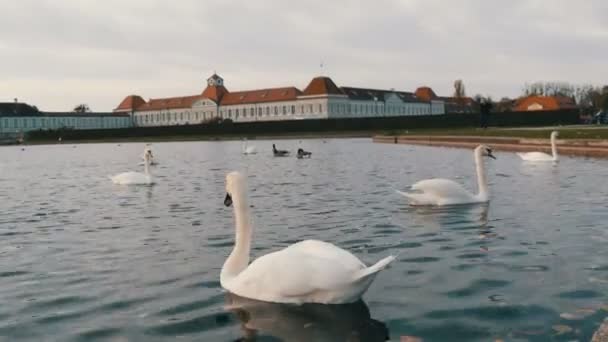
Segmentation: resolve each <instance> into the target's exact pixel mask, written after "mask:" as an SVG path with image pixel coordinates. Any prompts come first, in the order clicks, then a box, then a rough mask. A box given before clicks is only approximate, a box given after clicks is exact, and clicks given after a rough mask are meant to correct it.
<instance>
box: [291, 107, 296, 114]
mask: <svg viewBox="0 0 608 342" xmlns="http://www.w3.org/2000/svg"><path fill="white" fill-rule="evenodd" d="M295 113H296V106H293V105H292V106H291V114H295Z"/></svg>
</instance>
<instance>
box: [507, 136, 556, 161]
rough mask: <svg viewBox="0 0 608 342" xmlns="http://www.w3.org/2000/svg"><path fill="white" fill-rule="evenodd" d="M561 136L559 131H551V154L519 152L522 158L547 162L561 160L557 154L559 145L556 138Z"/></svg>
mask: <svg viewBox="0 0 608 342" xmlns="http://www.w3.org/2000/svg"><path fill="white" fill-rule="evenodd" d="M558 136H559V132H558V131H553V132H551V155H549V154H547V153H544V152H520V153H517V155H518V156H520V157H521V159H523V160H525V161H532V162H547V161H554V162H556V161H559V157H558V155H557V146H556V144H555V138H557V137H558Z"/></svg>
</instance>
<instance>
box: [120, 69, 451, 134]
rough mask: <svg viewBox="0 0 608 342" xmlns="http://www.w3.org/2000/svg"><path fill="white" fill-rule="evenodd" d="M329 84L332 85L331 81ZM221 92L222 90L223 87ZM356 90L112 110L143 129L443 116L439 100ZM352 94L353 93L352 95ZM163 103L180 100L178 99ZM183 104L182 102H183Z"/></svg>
mask: <svg viewBox="0 0 608 342" xmlns="http://www.w3.org/2000/svg"><path fill="white" fill-rule="evenodd" d="M313 81H314V80H313ZM330 82H331V81H330ZM331 84H332V85H333V82H331ZM223 85H224V82H223V79H222V78H221V77H219V76H217V75H213V76H212V77H210V78H209V79H208V80H207V86H208V88H209V87H220V86H221V87H223ZM334 86H335V85H334ZM214 89H215V88H214ZM222 89H224V90H225V88H222ZM336 89H337V87H336ZM350 89H354V88H350ZM356 91H361V92H362V93H365V92H366V91H367V93H366V94H364V95H365V96H366V98H358V97H356V96H353V97H349V96H348V95H347V94H346V93H345V94H339V93H338V91H335V92H334V93H332V94H329V93H327V94H316V95H306V93H305V92H304V93H302V92H300V93H302V95H298V96H293V97H292V98H291V99H287V100H280V101H274V102H271V101H268V102H266V101H255V100H253V101H249V102H247V100H244V101H243V103H238V104H229V105H225V104H222V101H221V99H219V101H217V102H216V100H213V99H210V98H206V97H203V96H202V95H201V98H200V99H197V100H195V101H194V102H192V103H191V105H188V106H183V107H180V108H165V109H158V108H157V109H154V110H151V109H146V108H150V107H158V105H155V106H146V105H144V106H141V109H139V110H137V108H136V109H135V110H128V109H127V110H125V109H117V110H116V111H122V112H130V113H131V114H132V115H133V123H134V124H135V125H136V126H143V127H146V126H147V127H150V126H175V125H189V124H200V123H204V122H206V121H208V120H212V119H215V118H219V119H224V120H226V119H229V120H232V121H234V122H255V121H282V120H306V119H333V118H364V117H395V116H413V115H442V114H445V103H444V102H443V101H442V100H431V101H422V100H420V99H416V98H415V96H414V95H412V94H411V93H407V94H408V95H407V96H406V95H405V94H406V93H403V92H395V91H389V90H365V89H356ZM356 91H355V90H353V92H356ZM226 92H227V90H226ZM253 92H255V91H253ZM298 92H299V91H298ZM371 92H376V93H378V94H381V95H382V97H383V98H382V99H378V98H377V97H370V96H369V94H371ZM243 93H247V92H243ZM203 94H205V92H203ZM245 96H249V95H244V96H243V98H245ZM187 98H188V97H184V98H183V99H187ZM190 98H192V97H190ZM233 98H234V97H233ZM161 100H162V99H161ZM166 100H167V101H180V98H172V99H166ZM155 101H158V100H155ZM186 102H187V101H184V103H186ZM218 102H219V103H218ZM232 102H235V101H232ZM236 102H239V101H236ZM167 107H169V106H167ZM172 107H175V106H172ZM138 108H140V107H138Z"/></svg>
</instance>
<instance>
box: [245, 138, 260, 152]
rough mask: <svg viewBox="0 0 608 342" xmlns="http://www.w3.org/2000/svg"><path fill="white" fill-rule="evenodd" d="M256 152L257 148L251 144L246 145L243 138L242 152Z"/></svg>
mask: <svg viewBox="0 0 608 342" xmlns="http://www.w3.org/2000/svg"><path fill="white" fill-rule="evenodd" d="M256 153H258V149H257V148H255V146H253V145H248V144H247V140H245V144H244V145H243V154H256Z"/></svg>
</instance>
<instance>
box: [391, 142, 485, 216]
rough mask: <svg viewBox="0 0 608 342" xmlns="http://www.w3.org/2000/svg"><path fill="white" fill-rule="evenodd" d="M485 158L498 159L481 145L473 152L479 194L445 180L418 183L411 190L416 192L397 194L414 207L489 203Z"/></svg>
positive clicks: (435, 179) (429, 180) (436, 179)
mask: <svg viewBox="0 0 608 342" xmlns="http://www.w3.org/2000/svg"><path fill="white" fill-rule="evenodd" d="M483 157H489V158H492V159H496V157H495V156H494V155H493V154H492V149H491V148H490V147H489V146H486V145H479V146H477V148H475V150H474V151H473V160H474V162H475V168H476V171H477V186H478V189H479V192H478V193H477V194H473V193H471V192H469V191H468V190H466V189H465V188H464V187H463V186H462V185H460V184H458V183H456V182H455V181H453V180H451V179H443V178H433V179H426V180H422V181H419V182H417V183H416V184H414V185H412V186H411V189H412V190H414V191H416V192H401V191H397V192H398V193H399V194H401V195H403V196H405V197H406V198H407V199H408V200H409V202H410V204H411V205H414V206H416V205H435V206H443V205H457V204H475V203H488V202H489V201H490V195H489V192H488V184H487V180H486V174H485V168H484V163H483V160H482V158H483Z"/></svg>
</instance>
